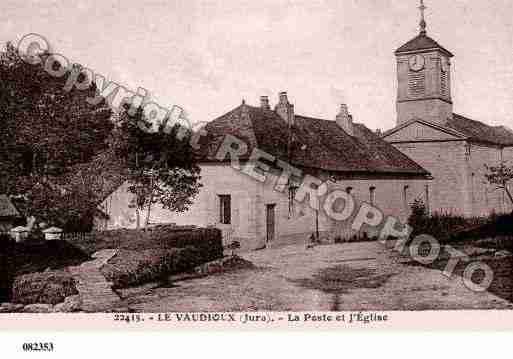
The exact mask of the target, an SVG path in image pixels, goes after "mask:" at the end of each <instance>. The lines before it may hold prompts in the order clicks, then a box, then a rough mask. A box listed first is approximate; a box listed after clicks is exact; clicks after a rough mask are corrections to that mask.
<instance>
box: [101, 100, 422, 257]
mask: <svg viewBox="0 0 513 359" xmlns="http://www.w3.org/2000/svg"><path fill="white" fill-rule="evenodd" d="M204 130H205V131H204V133H205V136H204V137H202V138H201V141H200V143H199V145H200V146H199V150H198V156H199V158H200V167H201V177H202V178H201V183H202V184H203V187H202V189H201V191H200V193H199V195H198V196H197V197H196V198H195V200H194V204H193V205H192V207H191V208H190V210H189V211H187V212H185V213H172V212H170V211H167V210H162V209H159V208H158V207H157V208H154V209H152V212H151V213H152V214H151V222H152V223H153V224H156V223H176V224H178V225H197V226H208V225H214V226H216V227H218V228H221V229H222V230H223V234H224V236H225V239H226V240H227V241H231V240H238V241H239V242H241V244H242V247H243V248H244V249H256V248H261V247H264V246H266V245H278V244H281V245H283V244H288V243H298V242H299V243H303V242H304V241H305V240H306V238H307V237H308V236H309V235H311V234H314V233H317V232H318V233H319V235H320V236H321V237H330V238H332V239H333V238H334V237H337V236H339V237H342V238H344V237H348V236H351V235H354V234H355V233H354V232H353V231H352V229H351V228H350V226H351V222H352V221H350V220H348V221H344V222H340V223H339V222H337V221H334V220H332V219H330V218H328V216H326V214H325V212H324V211H323V210H322V208H321V210H319V211H317V210H314V209H312V207H311V206H310V205H309V203H310V202H309V201H308V199H307V200H305V201H304V202H303V203H299V202H298V201H295V200H294V198H295V195H296V193H297V191H298V189H299V187H300V185H301V183H302V181H303V180H304V178H305V176H306V175H310V176H312V177H315V178H318V179H320V180H321V181H322V182H323V183H324V182H325V183H328V185H327V186H329V190H330V191H331V190H333V189H335V188H338V189H341V190H343V191H345V192H346V193H351V195H352V196H353V197H354V198H355V200H356V201H360V202H368V203H371V204H373V205H375V206H376V207H378V208H380V209H381V210H382V211H383V212H384V213H386V214H387V215H394V216H397V217H399V218H400V219H402V220H406V218H407V216H408V215H409V213H410V204H411V202H412V201H413V200H414V199H416V198H424V196H425V195H426V193H427V192H428V191H427V188H428V183H429V182H430V177H429V173H428V172H427V171H426V170H425V169H423V168H422V167H421V166H419V165H418V164H416V163H415V162H414V161H412V160H411V159H409V158H408V157H407V156H405V155H404V154H402V153H401V152H400V151H399V150H397V149H395V148H394V147H393V146H392V145H390V144H388V143H387V142H386V141H383V140H382V139H381V138H380V137H379V135H377V134H376V133H374V132H373V131H371V130H369V129H368V128H367V127H365V126H364V125H363V124H359V123H354V122H353V119H352V116H351V115H350V114H349V112H348V108H347V106H346V105H342V106H341V110H340V113H339V114H338V115H337V117H336V118H335V119H333V120H323V119H318V118H310V117H306V116H300V115H297V114H295V113H294V106H293V104H291V103H290V102H289V100H288V97H287V94H286V93H284V92H282V93H280V96H279V101H278V104H277V105H276V106H275V108H274V110H271V107H270V104H269V100H268V98H267V97H265V96H264V97H262V98H261V104H260V106H258V107H255V106H250V105H248V104H246V103H244V102H243V103H242V105H240V106H238V107H236V108H234V109H233V110H232V111H230V112H228V113H226V114H224V115H223V116H221V117H219V118H217V119H215V120H213V121H212V122H209V123H208V124H207V125H206V126H205V128H204ZM227 139H228V140H229V141H235V142H236V145H237V147H238V149H237V151H240V152H238V156H237V157H238V161H239V163H240V166H239V168H240V170H238V169H235V168H234V166H233V164H232V158H231V155H230V154H226V153H225V152H223V150H222V146H223V143H225V141H227ZM255 149H257V150H258V151H260V152H261V154H260V155H261V157H263V159H261V160H260V161H261V162H260V163H257V160H256V159H255V158H254V157H252V154H254V153H255V152H254V151H255ZM262 153H263V154H262ZM262 162H263V163H264V165H263V166H264V167H268V168H267V169H266V170H265V177H266V178H265V179H263V180H262V181H259V180H257V179H255V176H250V175H248V172H249V171H248V168H249V169H252V168H253V167H254V166H257V167H259V168H262V164H261V163H262ZM287 166H291V167H293V168H295V169H297V172H296V171H292V170H291V171H290V172H295V173H294V174H292V175H290V176H289V178H286V179H285V180H284V176H283V170H284V168H286V167H287ZM256 171H258V169H257V170H256ZM291 183H292V185H291ZM294 184H295V185H294ZM130 200H131V196H130V195H129V194H128V192H127V188H126V184H125V185H123V186H121V187H120V188H119V189H118V190H116V191H115V192H114V193H112V194H111V195H110V196H109V197H108V198H107V199H106V200H105V201H104V202H103V204H102V210H103V211H104V212H105V213H106V214H108V216H109V219H108V220H107V222H106V223H104V224H103V227H104V228H105V229H110V228H116V227H134V226H135V220H134V217H133V216H134V210H133V209H130V206H129V202H130ZM142 215H143V216H144V214H142ZM369 235H372V234H369Z"/></svg>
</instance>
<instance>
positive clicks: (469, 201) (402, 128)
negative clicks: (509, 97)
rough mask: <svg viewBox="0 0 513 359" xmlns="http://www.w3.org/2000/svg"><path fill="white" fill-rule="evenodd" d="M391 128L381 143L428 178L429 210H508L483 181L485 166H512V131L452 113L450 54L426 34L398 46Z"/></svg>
mask: <svg viewBox="0 0 513 359" xmlns="http://www.w3.org/2000/svg"><path fill="white" fill-rule="evenodd" d="M395 56H396V60H397V81H398V92H397V101H396V103H397V126H396V127H395V128H393V129H391V130H389V131H387V132H386V133H385V134H384V136H383V139H384V140H386V141H387V142H389V143H390V144H392V145H394V146H395V147H396V148H397V149H399V150H400V151H401V152H403V153H404V154H406V155H407V156H408V157H410V158H411V159H413V160H414V161H415V162H417V163H418V164H420V165H421V166H422V167H424V168H425V169H426V170H428V171H429V172H430V173H431V174H432V176H433V178H434V179H433V182H432V184H431V193H430V196H429V201H428V203H427V205H428V206H429V208H430V209H431V211H436V212H443V213H453V214H458V215H463V216H467V217H472V216H485V215H489V214H490V213H492V212H509V211H511V210H512V206H511V203H510V202H509V199H508V198H507V197H506V196H505V193H504V192H505V191H504V190H497V188H495V187H494V186H492V185H490V184H489V183H488V181H487V179H486V177H485V174H486V172H487V169H486V166H493V165H497V164H499V163H500V162H502V161H506V162H508V161H509V165H512V164H513V132H512V131H511V130H509V129H508V128H506V127H504V126H490V125H487V124H485V123H483V122H480V121H476V120H472V119H469V118H467V117H465V116H462V115H459V114H456V113H454V110H453V102H452V79H451V67H452V63H451V61H452V58H453V57H454V55H453V54H452V53H451V52H450V51H449V50H447V49H446V48H444V47H442V46H441V45H440V44H439V43H438V42H436V41H435V40H433V39H432V38H431V37H429V36H428V35H427V30H426V22H425V19H424V17H423V16H422V19H421V31H420V33H419V35H418V36H416V37H415V38H413V39H412V40H410V41H408V42H407V43H406V44H404V45H403V46H401V47H399V48H398V49H397V51H396V52H395Z"/></svg>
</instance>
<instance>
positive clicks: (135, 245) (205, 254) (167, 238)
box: [73, 226, 223, 262]
mask: <svg viewBox="0 0 513 359" xmlns="http://www.w3.org/2000/svg"><path fill="white" fill-rule="evenodd" d="M73 244H74V245H76V246H78V247H80V248H81V249H82V250H84V251H85V252H86V253H89V254H92V253H94V252H97V251H99V250H102V249H109V248H118V249H126V250H133V251H141V250H146V249H153V248H161V249H171V248H184V247H189V246H191V247H194V248H196V249H197V250H198V251H199V254H198V256H199V257H200V258H201V260H202V261H203V262H210V261H213V260H216V259H219V258H222V257H223V242H222V236H221V231H220V230H219V229H217V228H195V229H191V228H184V227H176V226H159V227H155V228H151V229H148V230H133V229H119V230H113V231H104V232H95V233H92V235H91V236H90V237H89V238H87V239H86V240H84V241H77V242H76V243H75V242H74V243H73Z"/></svg>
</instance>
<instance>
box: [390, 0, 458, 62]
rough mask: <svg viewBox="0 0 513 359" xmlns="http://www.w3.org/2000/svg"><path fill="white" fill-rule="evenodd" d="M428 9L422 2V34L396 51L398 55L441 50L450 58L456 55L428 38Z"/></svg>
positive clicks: (422, 1) (420, 8) (422, 0)
mask: <svg viewBox="0 0 513 359" xmlns="http://www.w3.org/2000/svg"><path fill="white" fill-rule="evenodd" d="M426 9H427V7H426V5H424V0H420V6H419V10H420V23H419V26H420V33H419V35H418V36H416V37H415V38H413V39H412V40H410V41H408V42H407V43H406V44H404V45H403V46H401V47H400V48H398V49H397V50H396V51H395V54H396V55H399V54H404V53H410V52H424V51H430V50H440V51H442V52H443V53H445V54H446V55H447V56H449V57H453V56H454V55H453V54H452V53H451V52H450V51H449V50H447V49H445V48H444V47H442V46H441V45H439V44H438V43H437V42H436V41H435V40H433V39H432V38H430V37H429V36H427V30H426V29H427V23H426V17H425V11H426Z"/></svg>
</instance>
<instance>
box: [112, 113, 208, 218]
mask: <svg viewBox="0 0 513 359" xmlns="http://www.w3.org/2000/svg"><path fill="white" fill-rule="evenodd" d="M127 109H128V106H126V107H125V108H124V110H123V111H122V113H121V114H120V122H119V127H118V128H117V129H116V130H115V131H114V132H113V133H115V136H114V137H115V138H114V139H113V141H112V145H113V146H114V148H115V152H116V153H117V155H118V156H119V158H121V159H122V161H123V162H124V163H125V164H126V167H127V168H128V173H129V174H128V181H129V183H130V186H129V191H130V192H131V193H133V194H134V203H133V206H134V207H135V209H136V221H137V228H140V226H141V218H140V213H141V211H143V210H144V209H146V210H147V212H146V218H145V220H144V226H147V225H148V224H149V221H150V217H151V210H152V207H153V205H154V204H156V203H159V204H160V205H161V206H162V207H163V208H164V209H168V210H170V211H176V212H184V211H186V210H187V209H188V208H189V206H190V205H191V204H192V200H193V198H194V197H195V196H196V194H197V193H198V192H199V189H200V187H201V183H200V182H199V180H200V178H201V177H200V168H199V166H198V165H197V163H196V159H195V156H194V152H193V148H192V147H191V145H190V138H191V136H192V133H191V132H190V131H185V133H184V129H183V128H181V127H180V126H179V125H175V126H173V127H172V128H171V130H170V131H169V130H165V129H166V123H162V124H160V126H158V130H157V131H155V132H154V131H145V130H143V129H144V128H148V127H149V126H150V123H149V121H148V120H146V119H145V118H144V115H143V113H142V110H141V109H139V110H138V111H136V113H135V114H133V115H131V114H129V113H128V111H127ZM179 134H180V136H179ZM184 134H185V135H184Z"/></svg>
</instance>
